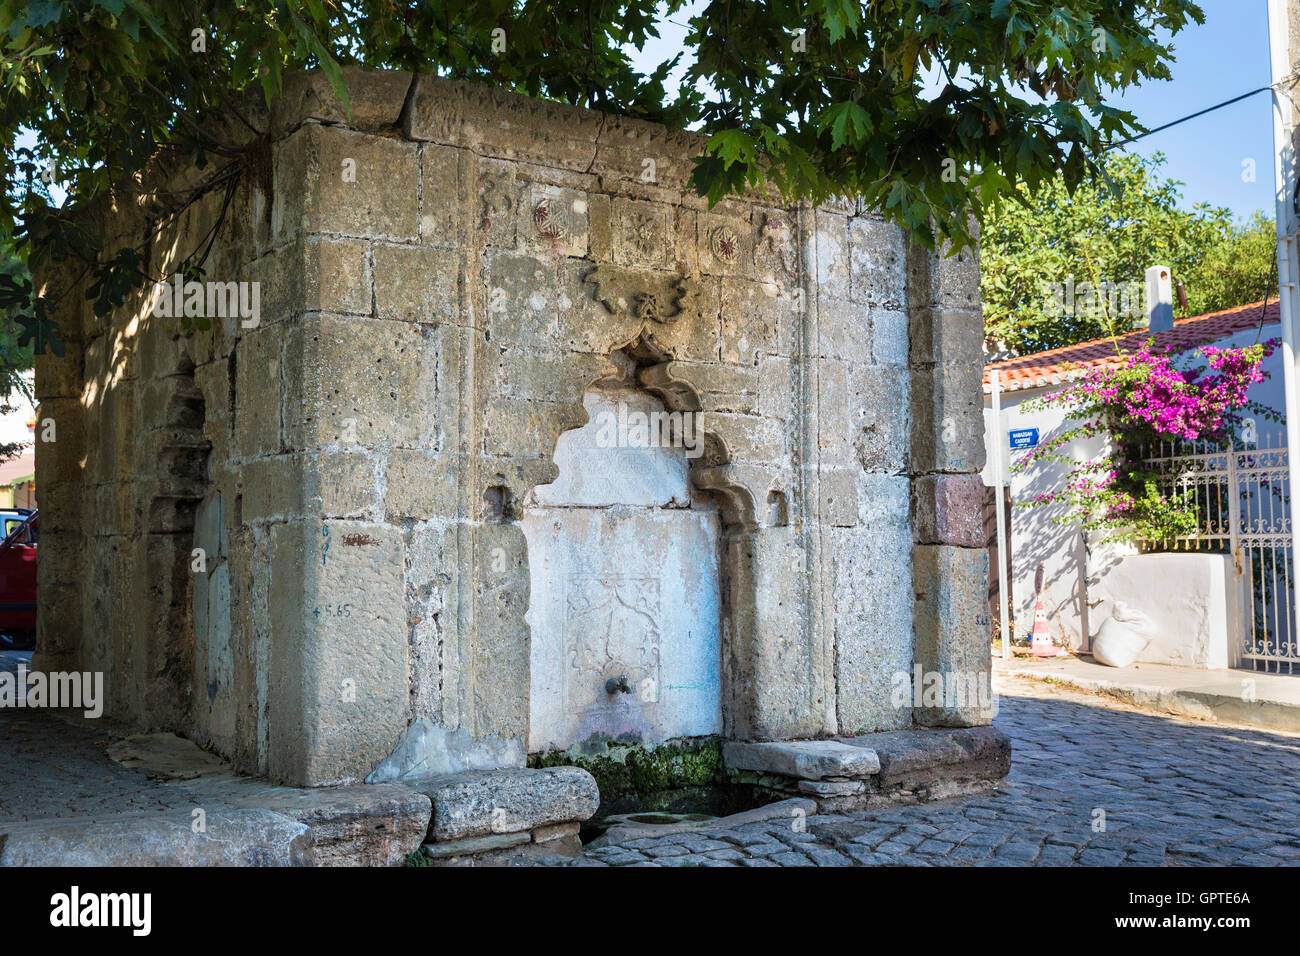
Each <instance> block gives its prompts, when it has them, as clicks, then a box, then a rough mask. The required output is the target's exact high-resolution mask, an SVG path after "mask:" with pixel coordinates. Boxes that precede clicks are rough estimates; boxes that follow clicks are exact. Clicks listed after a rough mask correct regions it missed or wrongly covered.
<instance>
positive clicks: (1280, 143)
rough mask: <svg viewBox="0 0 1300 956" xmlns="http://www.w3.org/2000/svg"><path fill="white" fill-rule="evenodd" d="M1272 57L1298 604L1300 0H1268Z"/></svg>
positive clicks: (1280, 285) (1293, 582)
mask: <svg viewBox="0 0 1300 956" xmlns="http://www.w3.org/2000/svg"><path fill="white" fill-rule="evenodd" d="M1268 45H1269V63H1270V65H1271V67H1272V85H1273V152H1274V157H1275V163H1274V180H1273V181H1274V184H1275V185H1276V187H1277V280H1278V281H1277V284H1278V305H1279V310H1280V317H1281V319H1282V375H1283V387H1284V394H1285V396H1286V398H1285V406H1286V407H1285V409H1283V411H1284V414H1285V415H1286V447H1287V464H1288V476H1289V480H1290V499H1291V500H1290V506H1291V508H1290V510H1291V556H1290V574H1289V577H1290V579H1291V580H1290V583H1291V600H1292V607H1293V608H1294V606H1295V603H1296V592H1297V590H1300V588H1298V587H1297V584H1296V576H1297V571H1300V476H1298V473H1300V402H1298V401H1297V398H1296V376H1297V372H1300V368H1298V367H1297V365H1296V348H1297V343H1298V342H1300V314H1298V313H1300V290H1298V289H1297V287H1296V282H1297V281H1298V280H1300V255H1298V252H1300V250H1297V248H1296V243H1297V238H1298V237H1297V231H1298V230H1300V208H1298V207H1300V195H1298V194H1297V185H1296V140H1295V119H1296V107H1295V105H1294V103H1293V102H1292V89H1293V87H1294V85H1295V84H1294V80H1293V78H1292V76H1291V74H1292V72H1293V67H1292V64H1293V62H1294V61H1295V59H1296V57H1295V56H1293V54H1292V46H1293V45H1294V46H1295V48H1296V51H1297V52H1300V0H1268Z"/></svg>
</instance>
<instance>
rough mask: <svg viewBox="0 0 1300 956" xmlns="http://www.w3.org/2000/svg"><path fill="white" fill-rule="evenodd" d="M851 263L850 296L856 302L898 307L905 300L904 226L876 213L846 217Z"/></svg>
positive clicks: (899, 307) (883, 307) (882, 307)
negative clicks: (881, 217)
mask: <svg viewBox="0 0 1300 956" xmlns="http://www.w3.org/2000/svg"><path fill="white" fill-rule="evenodd" d="M849 238H850V245H851V254H852V263H853V283H852V291H851V292H850V294H849V295H850V298H852V299H853V300H854V301H855V302H865V303H867V304H868V305H871V306H874V307H877V308H881V309H885V310H890V311H897V310H899V309H902V308H904V306H906V304H907V272H906V256H905V253H904V248H905V239H904V234H903V230H902V229H901V228H900V227H899V226H897V225H896V224H894V223H892V222H886V221H885V220H883V219H880V218H877V217H875V216H855V217H853V218H852V219H850V220H849Z"/></svg>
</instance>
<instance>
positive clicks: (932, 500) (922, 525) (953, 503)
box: [912, 475, 988, 548]
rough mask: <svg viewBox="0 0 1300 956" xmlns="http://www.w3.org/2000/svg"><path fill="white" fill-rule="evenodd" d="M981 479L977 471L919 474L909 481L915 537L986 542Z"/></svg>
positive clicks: (973, 543)
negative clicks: (956, 473) (958, 473)
mask: <svg viewBox="0 0 1300 956" xmlns="http://www.w3.org/2000/svg"><path fill="white" fill-rule="evenodd" d="M985 491H986V489H985V487H984V479H983V478H981V477H980V476H979V475H920V476H918V477H917V478H916V481H915V482H914V484H913V492H912V493H913V507H914V509H915V515H916V540H917V541H918V542H920V543H921V544H952V545H957V546H958V547H963V548H984V547H987V546H988V541H987V537H988V535H987V533H986V531H985V528H984V496H985Z"/></svg>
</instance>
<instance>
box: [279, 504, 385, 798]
mask: <svg viewBox="0 0 1300 956" xmlns="http://www.w3.org/2000/svg"><path fill="white" fill-rule="evenodd" d="M403 567H404V561H403V549H402V538H401V535H400V534H399V533H398V532H397V531H396V529H393V528H390V527H387V526H385V525H378V524H371V523H367V522H360V521H357V522H352V521H330V522H320V521H304V522H296V523H293V524H288V525H277V526H275V527H274V528H273V530H272V554H271V569H270V570H271V580H270V585H269V597H268V600H269V604H270V610H271V628H272V634H273V635H274V640H273V642H272V645H271V649H270V651H271V653H270V661H269V662H268V667H269V682H270V690H271V697H270V714H269V722H270V744H271V745H270V756H269V769H270V773H271V774H272V776H273V777H276V778H277V779H282V780H284V781H285V782H288V783H292V784H295V785H301V786H319V785H321V784H324V783H330V782H335V781H339V780H345V781H351V780H361V779H363V778H364V777H365V776H366V775H367V774H368V773H369V772H370V770H371V768H372V767H373V766H374V764H375V763H376V762H377V761H379V760H380V759H382V758H383V757H384V756H385V755H386V754H388V753H391V752H392V750H393V747H394V746H395V744H396V742H397V740H398V737H399V736H400V734H401V733H402V731H403V730H404V729H405V728H406V726H407V723H408V722H409V716H408V711H409V707H410V702H409V698H408V693H407V667H408V659H407V655H408V644H407V635H406V627H405V615H404V614H403V613H402V608H403V606H404V600H405V583H404V578H403Z"/></svg>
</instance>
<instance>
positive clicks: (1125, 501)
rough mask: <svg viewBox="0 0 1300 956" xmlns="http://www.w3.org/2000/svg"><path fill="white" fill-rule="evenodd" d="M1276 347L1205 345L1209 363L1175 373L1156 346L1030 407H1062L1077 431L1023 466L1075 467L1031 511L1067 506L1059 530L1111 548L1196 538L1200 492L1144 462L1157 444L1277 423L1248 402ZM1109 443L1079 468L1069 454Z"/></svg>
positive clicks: (1213, 439) (1020, 466)
mask: <svg viewBox="0 0 1300 956" xmlns="http://www.w3.org/2000/svg"><path fill="white" fill-rule="evenodd" d="M1277 345H1278V341H1277V339H1270V340H1269V341H1268V342H1263V343H1258V344H1256V345H1250V346H1245V347H1243V348H1236V349H1221V348H1216V347H1214V346H1208V345H1207V346H1204V347H1202V348H1201V349H1200V350H1199V353H1200V356H1201V357H1203V358H1204V360H1205V364H1204V365H1202V366H1199V367H1196V368H1191V369H1180V368H1178V367H1176V366H1175V365H1174V362H1173V358H1174V356H1173V355H1171V354H1170V353H1168V352H1165V351H1162V350H1160V349H1158V348H1157V347H1156V346H1155V345H1153V343H1152V340H1150V339H1148V340H1147V341H1146V342H1145V343H1144V344H1143V345H1142V347H1141V348H1139V349H1138V350H1137V351H1135V352H1128V353H1121V355H1122V361H1121V362H1119V363H1118V364H1111V365H1106V366H1098V367H1094V368H1090V369H1088V370H1087V371H1086V372H1085V373H1084V376H1083V377H1082V378H1081V379H1079V380H1078V381H1076V382H1075V383H1073V384H1072V385H1069V386H1067V387H1066V388H1063V389H1061V390H1059V391H1057V392H1054V393H1053V394H1051V395H1048V396H1045V397H1043V398H1040V399H1035V400H1033V401H1032V402H1027V403H1026V406H1025V407H1026V408H1061V409H1064V410H1065V411H1066V413H1067V415H1068V417H1069V418H1070V419H1071V420H1073V421H1075V422H1077V424H1075V425H1073V426H1072V427H1069V428H1067V429H1065V430H1063V431H1061V432H1059V433H1057V434H1055V435H1053V436H1052V437H1051V438H1049V439H1048V440H1046V441H1044V442H1043V443H1042V444H1040V445H1038V446H1037V447H1036V448H1034V449H1032V450H1031V451H1029V452H1028V453H1027V454H1025V455H1024V456H1023V457H1022V458H1021V459H1020V460H1019V461H1017V462H1016V463H1015V466H1014V468H1015V470H1016V471H1024V470H1025V469H1027V468H1029V467H1031V466H1032V465H1034V464H1035V463H1037V462H1046V461H1056V462H1061V463H1063V464H1065V465H1067V466H1068V473H1067V475H1066V478H1065V481H1064V482H1063V483H1062V484H1061V485H1060V486H1059V487H1057V488H1055V489H1053V490H1051V491H1048V492H1045V493H1043V494H1040V495H1035V496H1034V497H1032V498H1030V499H1029V500H1028V501H1026V502H1024V504H1025V505H1026V506H1028V507H1038V506H1042V505H1048V504H1057V503H1059V504H1063V505H1064V506H1065V508H1064V513H1063V514H1061V515H1058V516H1057V517H1055V518H1053V520H1054V521H1057V522H1069V521H1078V522H1079V523H1080V524H1081V525H1082V527H1083V528H1084V530H1086V531H1103V532H1105V535H1104V538H1103V540H1107V541H1114V540H1129V541H1133V540H1137V541H1161V540H1169V539H1173V538H1177V537H1179V536H1182V535H1188V534H1191V533H1193V532H1195V530H1196V529H1197V527H1198V525H1199V521H1198V514H1197V502H1196V501H1195V500H1194V496H1193V493H1192V492H1190V491H1188V492H1184V493H1179V492H1177V491H1171V490H1170V489H1168V488H1163V489H1162V488H1161V487H1160V486H1159V481H1158V479H1159V475H1158V473H1157V472H1156V471H1155V469H1153V468H1152V467H1151V466H1150V465H1147V464H1145V463H1144V461H1143V456H1144V455H1148V454H1150V452H1149V451H1147V449H1150V448H1151V447H1152V446H1153V445H1156V444H1157V443H1158V442H1179V441H1184V442H1200V441H1204V442H1210V443H1226V442H1229V441H1230V440H1231V438H1232V436H1233V434H1234V432H1235V431H1236V429H1237V428H1238V426H1240V425H1241V424H1242V422H1243V419H1244V418H1245V417H1246V416H1248V415H1254V416H1259V417H1263V418H1266V419H1268V420H1271V421H1277V420H1278V418H1279V416H1278V415H1277V413H1276V412H1274V411H1273V410H1272V409H1269V408H1267V407H1266V406H1263V405H1260V404H1259V403H1258V402H1255V401H1253V400H1251V399H1249V398H1247V393H1248V392H1249V391H1250V387H1251V386H1252V385H1254V384H1256V383H1257V382H1262V381H1263V380H1264V379H1265V378H1267V376H1268V373H1266V372H1265V371H1264V370H1263V368H1262V367H1261V365H1262V363H1263V361H1264V359H1265V358H1266V357H1268V356H1269V355H1271V354H1273V351H1274V350H1275V349H1276V348H1277ZM1094 437H1100V438H1108V439H1109V441H1106V442H1105V443H1104V448H1103V451H1102V453H1101V454H1100V455H1099V456H1098V457H1096V458H1095V459H1093V460H1090V461H1082V462H1080V461H1076V460H1075V458H1074V457H1073V456H1071V455H1070V454H1068V453H1065V452H1066V450H1067V448H1068V446H1069V445H1070V444H1071V443H1072V442H1074V441H1075V440H1076V439H1085V438H1094Z"/></svg>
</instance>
